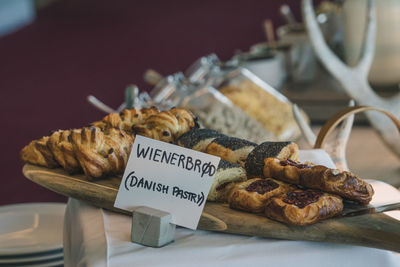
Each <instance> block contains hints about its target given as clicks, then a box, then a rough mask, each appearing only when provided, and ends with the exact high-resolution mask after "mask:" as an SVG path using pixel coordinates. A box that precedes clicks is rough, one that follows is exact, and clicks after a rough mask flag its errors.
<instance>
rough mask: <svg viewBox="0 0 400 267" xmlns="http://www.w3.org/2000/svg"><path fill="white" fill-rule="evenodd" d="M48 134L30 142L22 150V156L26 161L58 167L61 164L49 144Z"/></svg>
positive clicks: (48, 166)
mask: <svg viewBox="0 0 400 267" xmlns="http://www.w3.org/2000/svg"><path fill="white" fill-rule="evenodd" d="M48 140H49V137H48V136H44V137H42V138H40V139H38V140H34V141H32V142H30V143H29V144H28V145H27V146H25V147H24V148H23V149H22V151H21V158H22V160H23V161H25V162H29V163H32V164H36V165H40V166H44V167H47V168H57V167H59V164H58V163H57V161H56V159H55V158H54V156H53V153H52V152H51V150H50V148H49V147H48V146H47V141H48Z"/></svg>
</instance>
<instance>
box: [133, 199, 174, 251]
mask: <svg viewBox="0 0 400 267" xmlns="http://www.w3.org/2000/svg"><path fill="white" fill-rule="evenodd" d="M171 221H172V215H171V214H170V213H168V212H165V211H162V210H158V209H153V208H150V207H146V206H142V207H139V208H137V209H135V210H134V211H133V212H132V231H131V240H132V242H134V243H138V244H141V245H145V246H149V247H155V248H159V247H163V246H165V245H167V244H169V243H171V242H173V241H174V237H175V228H176V225H175V224H172V223H171Z"/></svg>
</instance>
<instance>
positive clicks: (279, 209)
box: [265, 189, 343, 225]
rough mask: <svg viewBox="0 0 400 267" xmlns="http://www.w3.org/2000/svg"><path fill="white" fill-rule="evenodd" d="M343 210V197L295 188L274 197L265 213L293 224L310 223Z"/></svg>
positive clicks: (267, 205)
mask: <svg viewBox="0 0 400 267" xmlns="http://www.w3.org/2000/svg"><path fill="white" fill-rule="evenodd" d="M342 210H343V202H342V198H341V197H339V196H335V195H331V194H328V193H324V192H321V191H318V190H312V189H306V190H302V189H295V190H291V191H289V192H287V193H286V194H283V195H280V196H276V197H272V198H271V199H269V200H268V201H267V204H266V206H265V215H266V216H267V217H268V218H270V219H272V220H276V221H280V222H283V223H287V224H291V225H308V224H313V223H316V222H319V221H321V220H324V219H327V218H331V217H334V216H336V215H338V214H340V213H341V212H342Z"/></svg>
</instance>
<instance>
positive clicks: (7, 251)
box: [0, 203, 66, 267]
mask: <svg viewBox="0 0 400 267" xmlns="http://www.w3.org/2000/svg"><path fill="white" fill-rule="evenodd" d="M65 207H66V205H65V204H63V203H24V204H16V205H7V206H2V207H0V266H34V267H39V266H40V267H44V266H63V264H64V254H63V223H64V211H65Z"/></svg>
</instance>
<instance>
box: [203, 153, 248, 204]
mask: <svg viewBox="0 0 400 267" xmlns="http://www.w3.org/2000/svg"><path fill="white" fill-rule="evenodd" d="M244 180H246V171H245V170H244V169H243V168H242V167H241V166H240V165H239V164H235V163H230V162H228V161H225V160H221V161H220V162H219V165H218V169H217V172H216V174H215V177H214V180H213V183H212V185H211V188H210V192H209V193H208V197H207V200H210V201H218V202H226V200H227V198H228V195H229V193H230V190H231V189H232V187H233V186H234V185H235V183H238V182H242V181H244Z"/></svg>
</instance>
